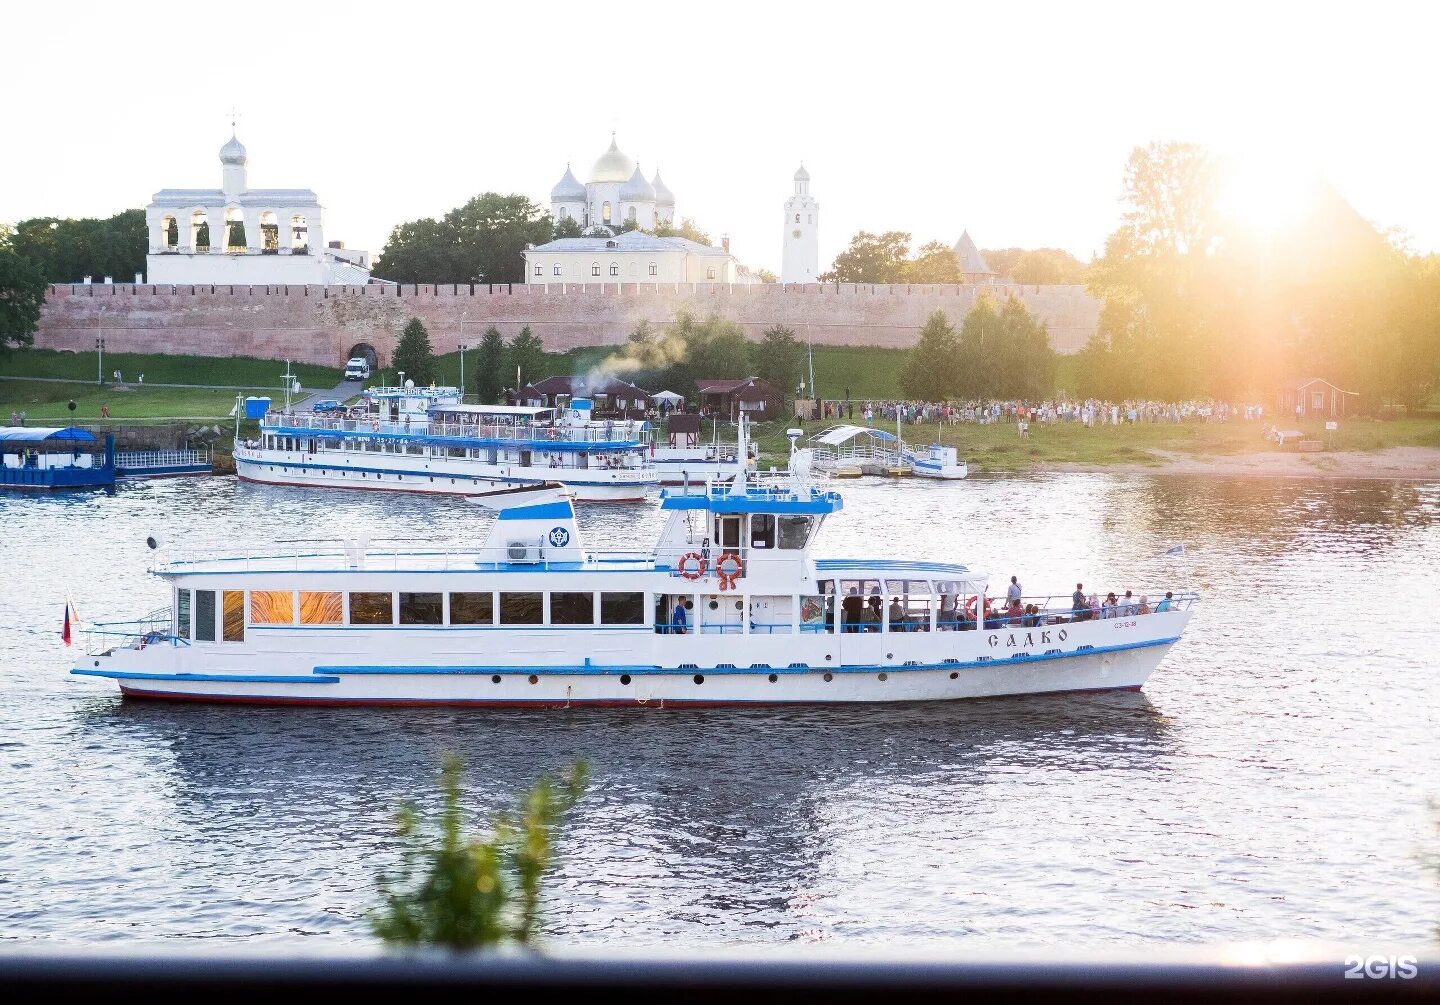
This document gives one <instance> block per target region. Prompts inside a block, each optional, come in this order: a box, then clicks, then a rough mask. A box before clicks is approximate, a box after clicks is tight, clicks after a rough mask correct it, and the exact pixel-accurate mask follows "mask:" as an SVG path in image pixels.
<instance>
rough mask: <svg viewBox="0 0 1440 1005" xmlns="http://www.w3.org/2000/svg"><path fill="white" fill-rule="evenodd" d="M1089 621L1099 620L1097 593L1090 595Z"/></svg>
mask: <svg viewBox="0 0 1440 1005" xmlns="http://www.w3.org/2000/svg"><path fill="white" fill-rule="evenodd" d="M1090 620H1091V621H1099V620H1100V594H1098V593H1092V594H1090Z"/></svg>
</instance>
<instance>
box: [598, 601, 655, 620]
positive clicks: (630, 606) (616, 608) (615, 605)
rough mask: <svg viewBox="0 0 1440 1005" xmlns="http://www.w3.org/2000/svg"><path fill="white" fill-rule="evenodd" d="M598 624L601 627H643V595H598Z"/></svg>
mask: <svg viewBox="0 0 1440 1005" xmlns="http://www.w3.org/2000/svg"><path fill="white" fill-rule="evenodd" d="M600 623H601V624H602V625H643V624H644V623H645V594H643V593H602V594H600Z"/></svg>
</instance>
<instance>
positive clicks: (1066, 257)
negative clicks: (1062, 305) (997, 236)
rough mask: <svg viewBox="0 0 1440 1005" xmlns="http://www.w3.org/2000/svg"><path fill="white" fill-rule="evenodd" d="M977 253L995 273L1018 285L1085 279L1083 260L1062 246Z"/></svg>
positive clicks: (1069, 283)
mask: <svg viewBox="0 0 1440 1005" xmlns="http://www.w3.org/2000/svg"><path fill="white" fill-rule="evenodd" d="M981 254H982V255H983V256H984V257H985V261H986V263H987V264H989V266H990V268H992V269H994V270H995V272H996V273H997V274H998V275H1000V276H1003V277H1004V278H1006V279H1008V280H1010V282H1012V283H1019V284H1020V285H1021V286H1056V285H1076V284H1080V283H1084V282H1085V273H1086V266H1085V263H1084V262H1082V261H1080V259H1078V258H1076V257H1075V256H1074V255H1072V254H1070V252H1068V251H1065V250H1064V249H1063V248H1033V249H1026V248H996V249H992V250H987V251H982V252H981Z"/></svg>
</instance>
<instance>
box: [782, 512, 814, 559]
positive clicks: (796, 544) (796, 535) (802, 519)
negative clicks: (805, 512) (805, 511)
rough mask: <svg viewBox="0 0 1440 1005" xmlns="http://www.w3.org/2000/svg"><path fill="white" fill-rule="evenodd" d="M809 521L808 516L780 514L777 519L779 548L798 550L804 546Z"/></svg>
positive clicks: (808, 529) (808, 532) (807, 536)
mask: <svg viewBox="0 0 1440 1005" xmlns="http://www.w3.org/2000/svg"><path fill="white" fill-rule="evenodd" d="M810 521H811V518H810V517H808V516H782V517H781V518H780V520H779V528H780V550H781V551H799V550H800V549H801V548H804V547H805V541H806V539H807V538H809V536H810Z"/></svg>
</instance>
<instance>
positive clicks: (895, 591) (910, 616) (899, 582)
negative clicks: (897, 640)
mask: <svg viewBox="0 0 1440 1005" xmlns="http://www.w3.org/2000/svg"><path fill="white" fill-rule="evenodd" d="M885 589H886V593H885V606H886V614H887V616H888V618H889V623H890V631H892V632H917V631H918V632H928V631H929V630H930V598H931V594H930V581H929V580H927V579H887V580H886V581H885Z"/></svg>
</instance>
